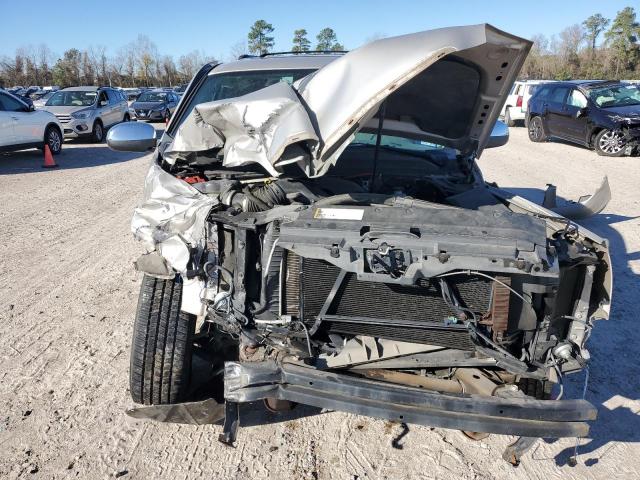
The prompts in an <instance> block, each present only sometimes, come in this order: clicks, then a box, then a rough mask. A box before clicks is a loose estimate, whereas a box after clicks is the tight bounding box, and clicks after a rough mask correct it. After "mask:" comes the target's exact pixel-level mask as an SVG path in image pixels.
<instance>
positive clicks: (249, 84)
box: [180, 69, 315, 122]
mask: <svg viewBox="0 0 640 480" xmlns="http://www.w3.org/2000/svg"><path fill="white" fill-rule="evenodd" d="M314 71H315V69H304V70H260V71H255V72H250V71H249V72H247V71H245V72H229V73H221V74H219V75H209V76H208V77H207V78H206V80H205V81H204V83H203V84H202V85H201V86H200V88H199V89H198V91H197V92H196V94H195V96H194V97H193V98H192V99H191V101H190V102H189V105H188V106H187V108H186V109H185V111H184V113H183V114H182V117H181V120H180V121H181V122H182V121H183V120H184V119H185V118H186V117H187V115H188V114H189V113H191V110H193V108H194V107H195V106H196V105H199V104H200V103H205V102H212V101H214V100H224V99H227V98H233V97H240V96H242V95H246V94H247V93H251V92H255V91H256V90H260V89H262V88H265V87H268V86H270V85H273V84H274V83H278V82H287V83H288V84H292V83H293V82H295V81H297V80H300V79H301V78H303V77H306V76H307V75H309V74H310V73H313V72H314Z"/></svg>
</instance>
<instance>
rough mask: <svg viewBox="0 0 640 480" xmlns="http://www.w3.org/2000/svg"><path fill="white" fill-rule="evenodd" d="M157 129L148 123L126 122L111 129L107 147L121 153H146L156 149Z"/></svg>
mask: <svg viewBox="0 0 640 480" xmlns="http://www.w3.org/2000/svg"><path fill="white" fill-rule="evenodd" d="M157 143H158V141H157V138H156V129H155V128H153V126H152V125H149V124H148V123H139V122H124V123H119V124H118V125H116V126H115V127H111V128H110V129H109V133H107V145H109V148H110V149H112V150H118V151H121V152H146V151H147V150H153V149H154V148H156V145H157Z"/></svg>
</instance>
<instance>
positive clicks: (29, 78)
mask: <svg viewBox="0 0 640 480" xmlns="http://www.w3.org/2000/svg"><path fill="white" fill-rule="evenodd" d="M274 30H275V29H274V27H273V25H272V24H271V23H268V22H267V21H265V20H257V21H256V22H255V23H254V24H253V25H252V26H251V27H250V29H249V32H248V34H247V40H246V42H238V43H236V44H235V45H233V46H232V47H231V49H230V52H229V53H230V57H231V58H232V59H235V58H237V57H238V56H240V55H243V54H247V53H251V54H253V55H262V54H265V53H269V52H272V51H273V48H274V46H275V40H274V37H273V32H274ZM381 36H383V35H381V34H378V33H376V34H374V35H373V36H372V37H370V38H369V39H368V40H372V39H376V38H380V37H381ZM639 38H640V24H639V23H638V21H637V19H636V12H635V10H634V8H633V7H626V8H624V9H622V10H621V11H619V12H618V13H617V15H616V16H615V18H613V19H608V18H605V17H604V16H602V15H601V14H599V13H597V14H594V15H591V16H590V17H588V18H586V19H585V20H584V21H583V22H582V23H580V24H575V25H571V26H568V27H567V28H565V29H564V30H562V31H561V32H560V33H559V34H558V35H551V36H550V37H547V36H545V35H542V34H539V35H535V36H534V37H533V39H532V40H533V42H534V45H533V48H532V50H531V53H530V54H529V56H528V58H527V60H526V62H525V64H524V66H523V68H522V71H521V75H520V76H521V77H522V78H530V79H542V78H544V79H557V80H566V79H571V78H590V79H599V78H635V79H638V78H640V41H639ZM601 39H602V40H603V41H602V42H600V43H599V40H601ZM344 49H345V47H344V45H343V44H341V43H340V42H339V41H338V38H337V34H336V32H335V31H334V30H333V29H332V28H330V27H326V28H323V29H321V30H320V31H319V32H318V33H317V34H316V36H315V46H313V45H312V41H311V40H310V34H309V32H308V31H307V30H306V29H304V28H299V29H296V30H295V31H294V32H293V37H292V40H291V47H290V50H291V51H293V52H309V51H313V50H315V51H341V50H344ZM215 60H216V59H215V57H214V56H213V55H210V54H207V53H205V52H202V51H200V50H194V51H192V52H189V53H187V54H184V55H181V56H179V57H178V58H177V59H175V58H174V57H172V56H171V55H165V54H162V53H160V51H159V50H158V47H157V46H156V44H155V43H153V42H152V41H151V40H150V39H149V37H147V36H146V35H139V36H138V38H137V39H136V40H134V41H132V42H130V43H128V44H127V45H124V46H123V47H121V48H119V49H118V50H117V51H116V52H115V54H113V55H108V53H107V47H105V46H103V45H98V46H91V47H89V48H87V49H84V50H81V49H78V48H70V49H69V50H66V51H65V52H64V53H63V54H62V56H60V57H56V55H54V54H53V52H52V51H51V50H50V49H49V47H47V46H46V45H45V44H41V45H38V46H32V45H30V46H25V47H20V48H18V49H16V51H15V54H14V55H13V56H11V57H9V56H2V57H0V86H6V87H9V86H13V85H23V86H29V85H41V86H44V85H59V86H61V87H66V86H74V85H114V86H121V87H136V86H160V85H162V86H173V85H178V84H181V83H185V82H188V81H189V80H190V79H191V78H192V77H193V75H194V74H195V73H196V72H197V71H198V69H199V68H200V67H201V66H202V65H204V64H205V63H207V62H211V61H215Z"/></svg>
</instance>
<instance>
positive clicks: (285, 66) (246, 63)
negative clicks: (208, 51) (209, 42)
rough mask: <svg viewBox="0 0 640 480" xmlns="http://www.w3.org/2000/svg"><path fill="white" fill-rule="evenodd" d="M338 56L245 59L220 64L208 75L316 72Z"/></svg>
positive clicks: (313, 54)
mask: <svg viewBox="0 0 640 480" xmlns="http://www.w3.org/2000/svg"><path fill="white" fill-rule="evenodd" d="M339 56H340V54H318V53H307V54H293V55H291V54H282V55H277V54H276V55H266V56H261V57H245V58H242V59H240V60H236V61H233V62H229V63H222V64H220V65H218V66H217V67H216V68H214V69H213V70H211V72H210V73H209V75H217V74H219V73H226V72H243V71H249V70H305V69H309V70H317V69H319V68H322V67H324V66H325V65H327V64H328V63H330V62H332V61H333V60H335V59H336V58H338V57H339Z"/></svg>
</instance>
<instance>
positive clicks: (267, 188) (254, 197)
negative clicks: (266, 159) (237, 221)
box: [242, 183, 287, 212]
mask: <svg viewBox="0 0 640 480" xmlns="http://www.w3.org/2000/svg"><path fill="white" fill-rule="evenodd" d="M242 193H244V195H245V196H246V198H247V208H246V210H247V211H248V212H263V211H265V210H270V209H272V208H273V207H275V206H276V205H285V204H286V203H287V195H286V193H285V192H284V190H283V189H282V187H280V186H279V185H278V184H277V183H268V184H266V185H263V186H261V187H254V188H251V187H247V188H245V189H244V190H243V191H242Z"/></svg>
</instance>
